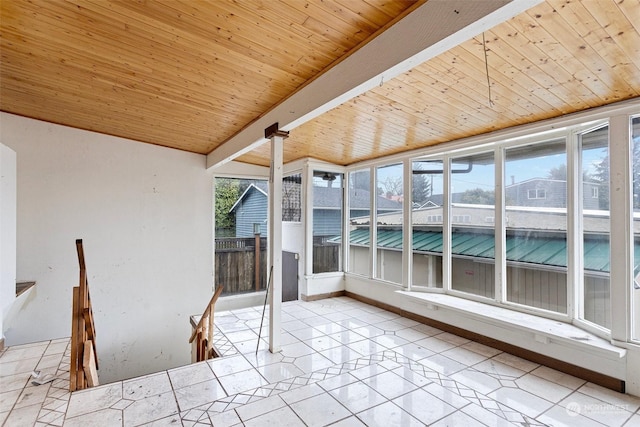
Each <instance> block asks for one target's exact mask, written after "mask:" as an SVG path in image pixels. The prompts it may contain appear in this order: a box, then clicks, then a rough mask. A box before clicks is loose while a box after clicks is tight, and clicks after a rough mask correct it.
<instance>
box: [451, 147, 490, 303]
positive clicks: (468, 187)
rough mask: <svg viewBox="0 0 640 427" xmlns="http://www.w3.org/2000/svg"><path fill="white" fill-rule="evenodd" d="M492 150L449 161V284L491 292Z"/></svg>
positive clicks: (468, 290)
mask: <svg viewBox="0 0 640 427" xmlns="http://www.w3.org/2000/svg"><path fill="white" fill-rule="evenodd" d="M494 218H495V164H494V158H493V153H484V154H476V155H472V156H465V157H461V158H456V159H453V160H452V161H451V257H452V259H451V287H452V289H455V290H458V291H463V292H468V293H471V294H475V295H480V296H483V297H488V298H494V295H495V259H494V257H495V232H494Z"/></svg>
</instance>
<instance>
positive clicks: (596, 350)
mask: <svg viewBox="0 0 640 427" xmlns="http://www.w3.org/2000/svg"><path fill="white" fill-rule="evenodd" d="M395 293H396V294H399V295H401V296H402V297H403V298H406V299H408V300H411V301H413V302H417V303H418V304H420V305H421V306H424V307H425V309H426V311H428V317H431V318H434V319H435V320H440V319H438V317H445V316H446V315H447V314H451V313H447V314H445V315H444V316H437V315H435V314H436V312H437V311H440V312H443V313H445V312H453V314H454V315H455V317H456V318H457V319H458V321H451V319H447V320H446V323H449V324H452V325H454V326H457V327H460V328H463V329H466V330H469V331H471V332H475V333H479V334H482V335H486V336H489V337H491V338H493V339H497V340H500V341H503V342H507V343H509V344H514V345H517V346H519V347H524V348H526V349H528V350H531V351H534V352H536V353H540V354H544V355H546V356H549V357H553V358H555V359H558V360H562V361H564V362H567V363H571V364H573V365H576V366H580V367H582V368H585V369H590V370H593V371H597V372H600V373H603V374H606V375H609V376H611V377H614V378H618V379H622V380H624V379H625V377H626V355H627V350H626V349H624V348H620V347H616V346H614V345H613V344H611V343H609V342H608V341H606V340H604V339H602V338H600V337H598V336H596V335H594V334H591V333H589V332H587V331H585V330H584V329H581V328H579V327H577V326H574V325H571V324H569V323H563V322H559V321H557V320H552V319H547V318H544V317H540V316H535V315H533V314H528V313H522V312H519V311H515V310H511V309H509V308H502V307H496V306H493V305H489V304H483V303H480V302H476V301H471V300H468V299H464V298H458V297H455V296H451V295H444V294H436V293H425V292H407V291H395ZM424 311H425V310H423V312H422V314H423V315H424V314H425V313H424ZM417 314H419V313H417ZM441 321H442V320H441ZM488 328H490V329H494V330H500V329H506V330H508V331H509V332H511V333H513V332H515V333H517V334H520V335H521V336H522V337H523V338H524V339H525V341H528V342H529V343H530V345H528V346H522V345H520V344H515V343H512V342H509V341H507V337H508V336H507V335H500V334H497V335H496V334H494V333H491V332H490V331H486V330H485V329H488ZM554 344H555V345H554ZM563 348H566V350H564V351H563V350H562V349H563ZM577 354H580V355H581V357H576V355H577ZM598 361H600V363H598ZM595 363H597V364H595Z"/></svg>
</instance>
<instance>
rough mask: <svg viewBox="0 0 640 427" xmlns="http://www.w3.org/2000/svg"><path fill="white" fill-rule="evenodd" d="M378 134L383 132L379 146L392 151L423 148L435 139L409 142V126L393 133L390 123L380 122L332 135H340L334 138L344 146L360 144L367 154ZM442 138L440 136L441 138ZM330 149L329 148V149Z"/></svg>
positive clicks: (342, 130) (356, 126) (355, 126)
mask: <svg viewBox="0 0 640 427" xmlns="http://www.w3.org/2000/svg"><path fill="white" fill-rule="evenodd" d="M377 132H382V133H383V134H382V135H379V138H378V139H379V145H380V146H384V147H389V148H392V149H395V148H401V149H406V148H407V147H413V146H423V145H425V143H429V142H431V141H432V140H433V138H428V139H427V138H420V137H417V138H416V139H418V138H420V140H419V141H408V140H409V138H407V136H406V135H409V134H410V133H411V132H410V129H409V126H407V127H406V128H404V129H403V131H402V132H397V133H394V132H393V128H392V127H391V126H389V122H384V123H383V124H380V123H379V122H378V123H376V124H372V125H371V126H363V125H354V126H353V128H352V129H339V130H338V131H337V132H332V135H336V134H337V135H338V136H337V137H334V139H335V140H339V141H341V143H342V144H344V143H348V144H354V143H358V144H359V147H360V150H359V151H361V152H365V149H366V147H370V146H371V145H372V144H373V142H374V141H375V139H376V134H377ZM342 135H349V136H348V137H342ZM389 135H391V136H392V137H395V138H396V140H395V141H392V139H393V138H392V137H390V136H389ZM439 137H440V136H439ZM327 149H329V148H327ZM367 154H370V150H368V151H367Z"/></svg>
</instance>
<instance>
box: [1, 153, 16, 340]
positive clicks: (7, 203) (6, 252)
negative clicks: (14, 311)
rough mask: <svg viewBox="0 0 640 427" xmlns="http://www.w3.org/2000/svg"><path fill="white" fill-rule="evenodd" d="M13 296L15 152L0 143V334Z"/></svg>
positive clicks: (14, 272) (14, 273) (14, 282)
mask: <svg viewBox="0 0 640 427" xmlns="http://www.w3.org/2000/svg"><path fill="white" fill-rule="evenodd" d="M15 299H16V153H15V151H13V150H11V149H10V148H9V147H7V146H6V145H3V144H0V338H3V337H4V324H3V320H2V319H3V318H4V316H5V315H6V313H7V312H8V310H9V308H10V307H11V304H12V303H13V301H15Z"/></svg>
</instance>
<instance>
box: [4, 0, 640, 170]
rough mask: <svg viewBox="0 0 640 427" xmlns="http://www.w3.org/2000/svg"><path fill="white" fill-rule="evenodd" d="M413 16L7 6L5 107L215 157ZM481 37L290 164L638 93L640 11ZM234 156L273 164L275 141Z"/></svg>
mask: <svg viewBox="0 0 640 427" xmlns="http://www.w3.org/2000/svg"><path fill="white" fill-rule="evenodd" d="M417 4H418V3H414V2H411V1H385V0H367V1H366V2H365V1H355V0H329V1H320V0H308V1H303V0H284V1H275V0H264V1H260V0H242V1H236V2H233V1H221V0H214V1H210V2H205V1H190V0H184V1H178V0H167V1H146V2H142V1H141V2H134V1H107V0H71V1H66V2H63V1H58V0H43V1H38V0H34V1H26V0H3V1H2V2H0V5H1V6H0V7H1V10H0V12H1V15H0V25H1V28H0V36H1V38H2V42H1V45H0V49H1V55H2V64H1V67H0V109H1V110H2V111H7V112H10V113H15V114H19V115H23V116H28V117H33V118H38V119H42V120H46V121H50V122H54V123H60V124H65V125H69V126H73V127H77V128H82V129H88V130H93V131H97V132H101V133H106V134H111V135H117V136H122V137H125V138H130V139H134V140H138V141H143V142H147V143H152V144H158V145H163V146H167V147H173V148H177V149H181V150H187V151H192V152H196V153H203V154H204V153H209V152H211V151H212V150H213V149H215V148H216V147H217V146H219V145H220V144H221V143H223V142H224V141H225V140H227V139H228V138H229V137H231V136H232V135H234V134H235V133H236V132H238V131H239V130H240V129H242V128H243V127H244V126H246V125H247V124H248V123H250V122H251V121H253V120H254V119H256V118H257V117H259V116H260V115H262V114H264V113H265V112H266V111H268V109H269V108H271V107H273V106H274V105H276V104H277V103H278V102H280V101H281V100H283V99H284V98H286V97H287V96H288V95H289V94H291V93H292V92H294V91H295V90H296V89H298V88H299V87H301V86H302V85H304V84H305V83H306V82H307V81H309V79H312V78H313V77H314V76H317V75H318V74H319V73H321V72H322V71H323V70H325V69H326V68H327V67H329V66H330V65H331V64H332V63H334V62H335V61H337V60H339V59H340V58H341V57H343V56H344V55H348V54H349V52H350V51H353V49H357V47H358V46H359V45H360V44H362V43H364V42H366V40H367V38H368V37H371V36H372V35H374V34H375V33H376V31H383V30H384V28H385V26H388V25H389V24H390V23H391V22H393V21H394V19H400V18H401V17H402V16H403V14H405V13H408V12H410V10H411V9H412V8H414V7H415V6H416V5H417ZM484 37H485V40H486V43H485V45H484V46H486V48H485V47H484V46H483V39H482V36H478V37H475V38H474V39H472V40H469V41H467V42H465V43H463V44H461V45H459V46H458V47H455V48H453V49H451V50H450V51H448V52H446V53H444V54H441V55H439V56H437V57H436V58H434V59H432V60H430V61H427V62H426V63H423V64H421V65H420V66H418V67H416V68H414V69H413V70H411V71H409V72H407V73H405V74H402V75H400V76H399V77H397V78H395V79H393V80H390V81H388V82H385V83H384V84H383V85H382V86H381V87H379V88H376V89H374V90H371V91H369V92H367V93H365V94H363V95H360V96H358V97H356V98H354V99H353V100H351V101H349V102H347V103H345V104H343V105H341V106H339V107H336V108H334V109H333V110H331V111H329V112H327V113H325V114H323V115H322V116H320V117H318V118H316V119H314V120H312V121H310V122H308V123H306V124H304V125H302V126H300V127H298V128H296V129H294V130H292V131H291V136H290V138H289V139H287V141H286V144H285V153H284V159H285V162H290V161H293V160H296V159H299V158H304V157H315V158H318V159H321V160H325V161H328V162H331V163H336V164H340V165H348V164H352V163H354V162H358V161H362V160H368V159H372V158H377V157H380V156H384V155H388V154H393V153H398V152H402V151H406V150H409V149H414V148H420V147H425V146H429V145H434V144H438V143H442V142H446V141H450V140H454V139H458V138H462V137H466V136H471V135H477V134H482V133H486V132H490V131H493V130H497V129H502V128H506V127H510V126H514V125H518V124H524V123H529V122H533V121H537V120H541V119H545V118H550V117H555V116H560V115H562V114H567V113H571V112H575V111H580V110H584V109H588V108H592V107H596V106H600V105H605V104H609V103H612V102H616V101H620V100H624V99H629V98H633V97H637V96H640V2H639V1H637V0H624V1H623V0H582V1H579V0H547V1H546V2H544V3H542V4H540V5H539V6H536V7H534V8H532V9H530V10H529V11H527V12H525V13H522V14H521V15H519V16H516V17H515V18H513V19H511V20H509V21H507V22H505V23H503V24H500V25H498V26H496V27H494V28H492V29H491V30H489V31H486V32H485V34H484ZM399 42H401V41H399ZM485 50H486V65H488V73H487V72H486V69H485ZM487 74H488V78H487ZM488 82H489V83H488ZM488 84H490V87H491V99H489V90H488ZM238 160H240V161H245V162H248V163H254V164H259V165H265V166H266V165H268V164H269V147H268V144H264V145H262V146H261V147H259V148H257V149H255V150H254V151H252V152H250V153H248V154H245V155H243V156H241V157H240V158H239V159H238Z"/></svg>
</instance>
